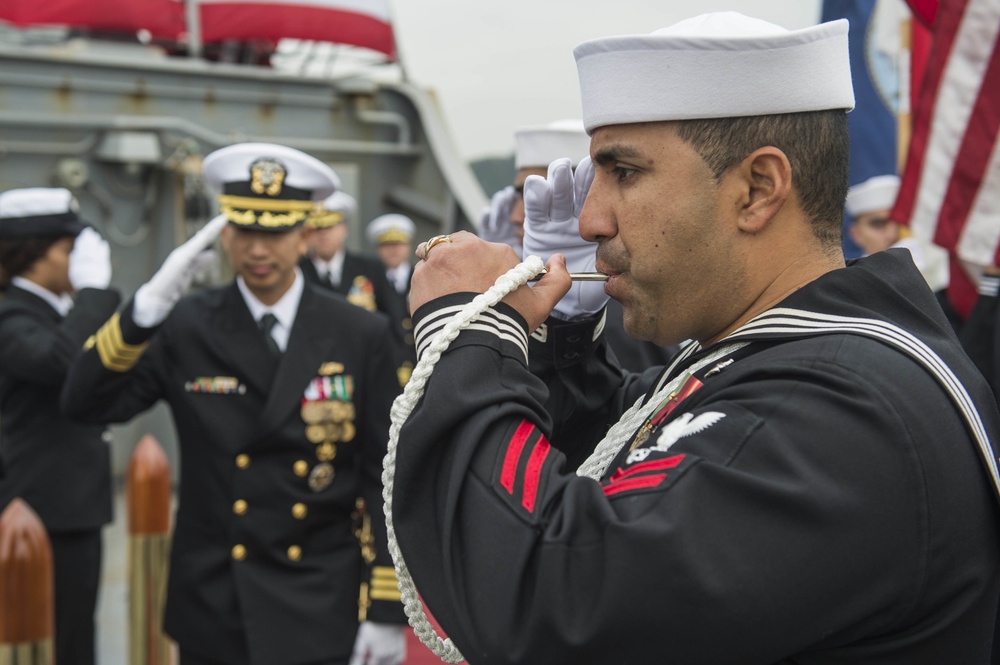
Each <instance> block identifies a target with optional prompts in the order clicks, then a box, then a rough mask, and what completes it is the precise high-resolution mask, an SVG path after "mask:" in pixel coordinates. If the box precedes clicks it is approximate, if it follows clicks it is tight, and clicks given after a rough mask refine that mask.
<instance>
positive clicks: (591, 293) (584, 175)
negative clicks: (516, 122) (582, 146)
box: [524, 157, 608, 320]
mask: <svg viewBox="0 0 1000 665" xmlns="http://www.w3.org/2000/svg"><path fill="white" fill-rule="evenodd" d="M593 181H594V165H593V163H592V162H591V161H590V157H584V158H583V159H582V160H580V163H579V164H578V165H577V167H576V172H575V173H574V171H573V162H572V160H570V159H569V158H568V157H565V158H562V159H557V160H556V161H554V162H552V163H551V164H549V170H548V176H547V177H546V178H542V177H541V176H537V175H531V176H528V178H527V180H525V182H524V256H532V255H535V256H538V257H539V258H541V259H542V260H543V261H544V260H547V259H548V258H549V257H550V256H552V255H553V254H555V253H556V252H559V253H561V254H564V255H565V256H566V268H567V270H569V272H594V269H595V266H596V264H597V243H595V242H590V241H588V240H584V239H583V238H582V237H581V236H580V211H581V210H583V202H584V201H585V200H586V199H587V192H589V191H590V185H591V183H592V182H593ZM607 302H608V296H607V294H606V293H604V284H603V283H602V282H574V283H573V286H572V287H570V290H569V292H568V293H567V294H566V296H565V297H564V298H563V299H562V300H560V301H559V302H558V303H557V304H556V306H555V307H554V308H553V310H552V314H553V315H554V316H556V317H558V318H561V319H566V320H569V319H574V318H577V317H580V316H589V315H591V314H595V313H597V312H599V311H601V308H602V307H604V305H605V303H607Z"/></svg>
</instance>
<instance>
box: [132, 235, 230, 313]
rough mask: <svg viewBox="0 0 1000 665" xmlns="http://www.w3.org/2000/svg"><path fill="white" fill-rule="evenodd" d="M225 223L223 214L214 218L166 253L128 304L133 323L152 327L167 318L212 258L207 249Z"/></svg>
mask: <svg viewBox="0 0 1000 665" xmlns="http://www.w3.org/2000/svg"><path fill="white" fill-rule="evenodd" d="M227 223H228V220H227V219H226V217H225V216H224V215H219V216H217V217H215V218H214V219H213V220H212V221H210V222H209V223H208V224H206V225H205V226H203V227H202V228H201V229H200V230H199V231H198V232H197V233H195V234H194V235H193V236H191V237H190V238H189V239H188V240H187V242H185V243H184V244H183V245H181V246H180V247H178V248H176V249H175V250H174V251H172V252H170V254H169V255H168V256H167V258H166V260H165V261H164V262H163V265H162V266H160V269H159V270H157V271H156V274H155V275H153V276H152V277H151V278H150V279H149V281H148V282H146V283H145V284H143V285H142V286H140V287H139V290H138V291H136V292H135V301H134V303H133V305H132V318H133V320H135V322H136V324H137V325H139V326H141V327H143V328H152V327H153V326H158V325H159V324H161V323H162V322H163V320H164V319H165V318H167V315H168V314H170V310H172V309H173V308H174V305H176V304H177V301H178V300H180V299H181V296H182V295H184V292H185V291H187V290H188V287H190V286H191V281H192V280H194V276H195V275H197V274H198V273H199V272H200V271H201V270H204V269H205V268H206V267H207V266H208V264H209V263H211V262H212V261H213V260H214V259H215V254H214V252H212V251H211V250H210V248H211V246H212V243H214V242H215V239H216V238H218V237H219V233H221V232H222V229H223V228H224V227H225V226H226V224H227Z"/></svg>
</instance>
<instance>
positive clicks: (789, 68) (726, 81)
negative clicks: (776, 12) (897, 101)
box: [573, 12, 854, 133]
mask: <svg viewBox="0 0 1000 665" xmlns="http://www.w3.org/2000/svg"><path fill="white" fill-rule="evenodd" d="M847 27H848V23H847V21H846V20H844V19H839V20H836V21H830V22H828V23H823V24H820V25H816V26H812V27H809V28H804V29H802V30H786V29H785V28H782V27H781V26H778V25H774V24H773V23H768V22H767V21H762V20H760V19H755V18H750V17H748V16H744V15H742V14H740V13H737V12H718V13H713V14H703V15H701V16H696V17H694V18H690V19H687V20H684V21H681V22H679V23H676V24H674V25H672V26H670V27H668V28H663V29H661V30H657V31H656V32H654V33H653V34H651V35H627V36H617V37H604V38H601V39H594V40H591V41H587V42H584V43H582V44H580V45H579V46H577V47H576V48H575V49H574V51H573V55H574V56H575V57H576V64H577V70H578V73H579V76H580V95H581V99H582V102H583V121H584V124H585V126H586V128H587V132H588V133H589V132H593V130H594V129H595V128H597V127H602V126H604V125H618V124H626V123H636V122H656V121H663V120H691V119H701V118H731V117H740V116H754V115H774V114H778V113H798V112H804V111H822V110H827V109H845V110H850V109H853V108H854V89H853V87H852V85H851V64H850V58H849V55H848V46H847Z"/></svg>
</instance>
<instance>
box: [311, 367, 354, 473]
mask: <svg viewBox="0 0 1000 665" xmlns="http://www.w3.org/2000/svg"><path fill="white" fill-rule="evenodd" d="M320 369H321V373H323V370H328V371H329V370H331V369H334V370H339V371H341V372H342V371H343V365H341V364H340V363H324V365H323V366H322V367H321V368H320ZM353 396H354V379H353V377H351V376H350V375H343V374H338V375H335V376H317V377H316V378H314V379H313V380H312V381H310V382H309V385H308V386H307V387H306V390H305V392H304V394H303V396H302V406H301V409H300V415H301V416H302V421H303V422H304V423H305V424H306V429H305V436H306V439H307V440H308V441H309V442H310V443H312V444H314V445H315V446H316V459H317V460H318V461H319V462H320V463H319V464H318V465H316V466H315V467H314V468H313V470H312V472H311V473H310V474H309V487H310V488H311V489H312V490H313V491H314V492H320V491H322V490H324V489H326V488H327V487H329V486H330V484H331V483H332V482H333V477H334V468H333V465H332V464H331V462H333V459H334V458H335V457H336V456H337V444H338V443H346V442H348V441H351V440H353V439H354V435H355V433H356V428H355V426H354V420H355V415H356V414H355V409H354V403H353V402H352V401H351V400H352V398H353Z"/></svg>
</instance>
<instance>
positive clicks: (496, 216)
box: [479, 185, 521, 256]
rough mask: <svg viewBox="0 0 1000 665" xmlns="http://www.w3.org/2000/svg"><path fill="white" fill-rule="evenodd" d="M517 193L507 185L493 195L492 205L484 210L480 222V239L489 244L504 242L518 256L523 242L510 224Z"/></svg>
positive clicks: (511, 186)
mask: <svg viewBox="0 0 1000 665" xmlns="http://www.w3.org/2000/svg"><path fill="white" fill-rule="evenodd" d="M516 198H517V192H515V191H514V186H513V185H507V186H506V187H504V188H503V189H501V190H500V191H499V192H497V193H496V194H494V195H493V198H492V199H491V200H490V204H489V205H488V206H486V207H485V208H483V214H482V218H481V219H480V221H479V237H480V238H482V239H483V240H486V241H488V242H502V243H504V244H506V245H510V246H511V247H512V248H513V249H514V251H515V252H517V254H518V256H520V255H521V240H520V238H518V237H517V234H516V233H514V225H513V224H511V223H510V213H511V211H512V210H513V209H514V199H516Z"/></svg>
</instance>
